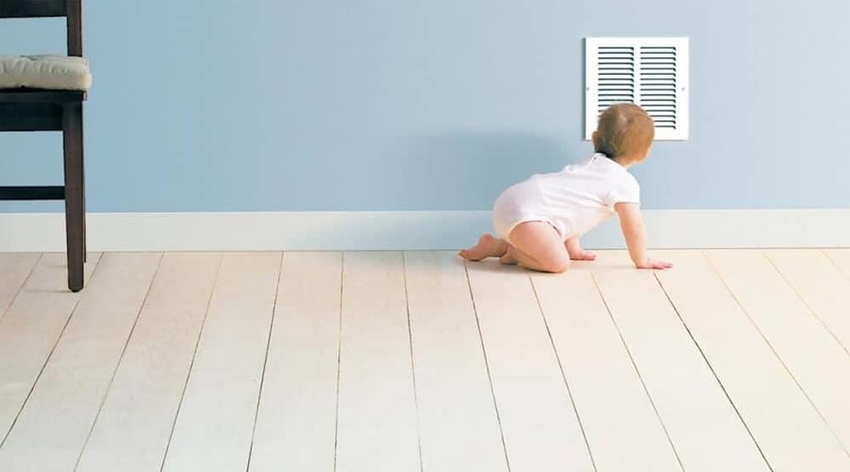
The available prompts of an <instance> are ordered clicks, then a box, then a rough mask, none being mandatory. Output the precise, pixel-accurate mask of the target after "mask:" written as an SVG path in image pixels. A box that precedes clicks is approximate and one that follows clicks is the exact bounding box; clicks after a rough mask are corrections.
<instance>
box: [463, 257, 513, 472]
mask: <svg viewBox="0 0 850 472" xmlns="http://www.w3.org/2000/svg"><path fill="white" fill-rule="evenodd" d="M463 270H464V272H465V273H466V285H467V287H468V288H469V298H470V300H471V301H472V311H473V312H474V313H475V325H476V327H477V328H478V340H479V341H480V343H481V353H482V354H483V355H484V367H485V369H486V371H487V381H488V382H489V383H490V398H491V401H492V402H493V410H494V411H495V412H496V422H497V423H498V424H499V436H500V437H501V438H502V451H503V452H504V454H505V466H506V467H507V469H508V472H511V460H510V458H509V457H508V446H507V443H505V431H504V429H503V428H502V416H501V414H500V413H499V404H498V403H497V402H496V390H495V389H494V388H493V376H492V374H491V373H490V359H489V358H488V357H487V347H486V346H485V345H484V335H483V334H482V333H481V320H480V319H479V318H478V307H477V306H476V304H475V293H474V292H473V291H472V282H471V281H470V280H469V266H468V265H467V261H466V260H464V261H463Z"/></svg>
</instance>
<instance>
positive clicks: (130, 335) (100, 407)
mask: <svg viewBox="0 0 850 472" xmlns="http://www.w3.org/2000/svg"><path fill="white" fill-rule="evenodd" d="M164 258H165V256H164V255H163V254H162V253H160V255H159V260H158V261H157V263H156V268H155V269H154V271H153V276H152V277H151V281H150V282H149V283H148V288H147V290H145V296H144V297H143V298H142V303H141V304H140V305H139V309H138V311H137V312H136V318H135V319H134V320H133V326H132V327H131V328H130V332H129V333H128V334H127V339H126V340H125V341H124V348H123V349H122V350H121V355H120V356H118V361H117V362H116V363H115V368H114V369H112V376H111V377H110V378H109V384H108V385H107V386H106V391H105V393H104V395H103V398H101V400H100V405H98V408H97V413H96V414H95V415H94V420H92V423H91V426H90V427H89V432H88V434H86V440H85V441H84V442H83V447H82V448H80V452H79V454H78V455H77V460H76V461H75V462H74V470H75V471H76V470H77V468H78V467H79V466H80V461H81V460H82V459H83V453H84V452H85V451H86V448H87V447H88V445H89V440H90V439H91V435H92V433H93V432H94V427H95V425H96V424H97V421H98V420H99V419H100V413H101V412H102V411H103V406H104V405H105V404H106V399H107V398H108V397H109V391H110V390H111V389H112V384H113V382H115V375H116V374H118V367H119V366H120V365H121V362H122V361H123V360H124V354H125V353H126V352H127V346H128V345H129V344H130V339H132V338H133V333H134V332H135V331H136V325H137V324H138V323H139V317H140V316H141V314H142V310H144V308H145V304H147V301H148V295H149V294H150V291H151V287H153V283H154V280H156V276H157V274H158V273H159V268H160V267H161V266H162V260H163V259H164Z"/></svg>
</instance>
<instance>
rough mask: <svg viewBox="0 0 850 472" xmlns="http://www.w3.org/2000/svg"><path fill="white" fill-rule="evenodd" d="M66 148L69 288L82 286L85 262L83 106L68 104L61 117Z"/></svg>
mask: <svg viewBox="0 0 850 472" xmlns="http://www.w3.org/2000/svg"><path fill="white" fill-rule="evenodd" d="M62 125H63V126H62V128H63V131H62V135H63V145H64V146H63V147H64V151H65V237H66V242H67V251H68V254H67V256H68V288H69V289H70V290H71V291H72V292H79V291H80V290H82V289H83V285H84V283H85V282H84V280H83V277H84V276H83V265H84V263H85V249H86V243H85V197H84V193H85V189H84V179H83V105H82V104H81V103H72V104H67V105H65V109H64V113H63V119H62Z"/></svg>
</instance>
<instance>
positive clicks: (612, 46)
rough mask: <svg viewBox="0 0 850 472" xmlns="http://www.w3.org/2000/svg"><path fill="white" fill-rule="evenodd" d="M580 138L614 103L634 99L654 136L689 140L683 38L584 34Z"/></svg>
mask: <svg viewBox="0 0 850 472" xmlns="http://www.w3.org/2000/svg"><path fill="white" fill-rule="evenodd" d="M585 47H586V56H585V61H586V64H585V67H586V69H585V73H586V90H585V91H586V99H585V106H586V110H585V111H586V113H585V114H586V122H585V138H586V139H590V137H591V135H592V134H593V131H594V130H596V123H597V121H598V120H599V115H600V114H602V112H603V111H605V109H606V108H608V107H609V106H611V105H613V104H615V103H623V102H628V103H636V104H638V105H640V106H641V107H643V108H644V109H645V110H646V111H647V113H649V114H650V115H651V116H652V118H653V120H655V128H656V132H655V138H656V139H657V140H671V141H672V140H685V139H688V39H687V38H587V39H586V40H585Z"/></svg>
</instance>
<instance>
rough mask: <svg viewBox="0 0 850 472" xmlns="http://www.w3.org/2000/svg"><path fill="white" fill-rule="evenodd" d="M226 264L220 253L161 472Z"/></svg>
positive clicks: (169, 435)
mask: <svg viewBox="0 0 850 472" xmlns="http://www.w3.org/2000/svg"><path fill="white" fill-rule="evenodd" d="M222 265H224V255H220V256H219V259H218V268H217V269H216V273H215V278H214V279H213V283H212V288H211V289H210V294H209V297H207V303H206V306H205V307H204V319H203V320H202V321H201V329H199V330H198V339H197V340H196V341H195V349H194V351H193V352H192V361H191V362H189V371H188V372H186V380H185V381H184V382H183V391H182V392H180V402H179V403H178V404H177V411H176V412H175V413H174V420H173V421H172V422H171V431H170V432H169V433H168V442H167V443H166V444H165V452H164V453H163V455H162V463H161V464H160V466H159V470H160V472H162V471H163V470H164V469H165V463H166V461H167V460H168V452H169V450H170V449H171V440H172V439H173V438H174V430H175V429H176V427H177V419H178V418H180V411H181V410H182V409H183V400H184V399H185V397H186V389H187V388H188V387H189V380H190V379H191V378H192V370H193V369H194V368H195V359H196V358H197V356H198V347H199V346H200V345H201V339H202V338H203V337H204V327H205V326H206V324H207V317H208V316H209V314H210V306H211V304H212V299H213V296H214V295H215V289H216V287H217V286H218V278H219V276H220V275H221V267H222Z"/></svg>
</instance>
